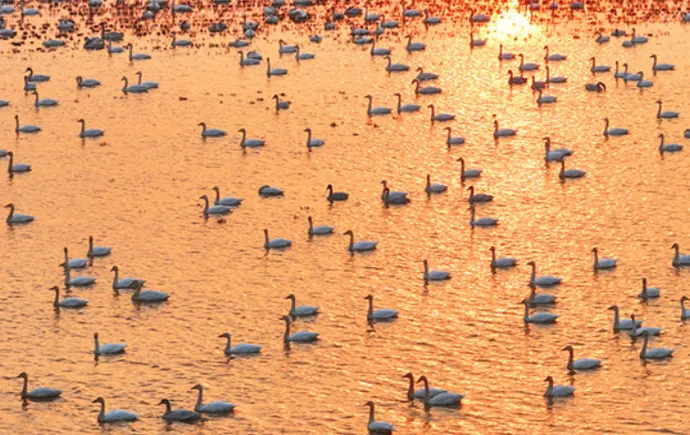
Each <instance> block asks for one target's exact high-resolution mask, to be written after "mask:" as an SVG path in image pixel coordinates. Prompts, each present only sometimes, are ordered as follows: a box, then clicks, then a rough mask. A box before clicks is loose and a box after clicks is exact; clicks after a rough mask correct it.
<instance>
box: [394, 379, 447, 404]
mask: <svg viewBox="0 0 690 435" xmlns="http://www.w3.org/2000/svg"><path fill="white" fill-rule="evenodd" d="M403 378H406V379H409V385H408V387H407V398H408V399H409V400H414V399H418V400H424V397H425V396H426V392H427V391H428V392H429V396H430V397H434V396H438V395H439V394H441V393H446V392H447V391H446V390H444V389H441V388H428V389H427V388H420V389H418V390H417V391H415V389H414V375H413V374H412V373H405V374H404V375H403Z"/></svg>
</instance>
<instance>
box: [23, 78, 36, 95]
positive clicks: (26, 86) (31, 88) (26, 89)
mask: <svg viewBox="0 0 690 435" xmlns="http://www.w3.org/2000/svg"><path fill="white" fill-rule="evenodd" d="M35 90H36V83H33V82H30V81H29V76H24V92H29V91H35Z"/></svg>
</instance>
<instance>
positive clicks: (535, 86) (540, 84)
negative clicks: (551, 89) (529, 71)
mask: <svg viewBox="0 0 690 435" xmlns="http://www.w3.org/2000/svg"><path fill="white" fill-rule="evenodd" d="M530 88H532V90H533V91H538V90H540V89H546V82H545V81H537V79H536V78H535V77H534V76H532V85H531V86H530Z"/></svg>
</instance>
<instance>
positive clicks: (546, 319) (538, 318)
mask: <svg viewBox="0 0 690 435" xmlns="http://www.w3.org/2000/svg"><path fill="white" fill-rule="evenodd" d="M522 304H523V305H524V306H525V315H524V317H523V319H524V321H525V323H538V324H542V325H546V324H551V323H556V319H558V314H552V313H543V312H542V313H534V314H532V315H531V316H530V315H529V304H530V303H529V301H528V300H527V299H523V300H522Z"/></svg>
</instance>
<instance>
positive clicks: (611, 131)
mask: <svg viewBox="0 0 690 435" xmlns="http://www.w3.org/2000/svg"><path fill="white" fill-rule="evenodd" d="M604 124H605V125H604V136H624V135H626V134H628V133H629V132H628V129H627V128H609V119H608V118H604Z"/></svg>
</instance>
